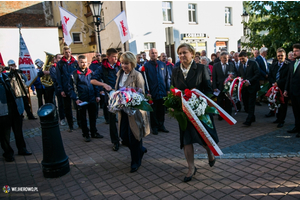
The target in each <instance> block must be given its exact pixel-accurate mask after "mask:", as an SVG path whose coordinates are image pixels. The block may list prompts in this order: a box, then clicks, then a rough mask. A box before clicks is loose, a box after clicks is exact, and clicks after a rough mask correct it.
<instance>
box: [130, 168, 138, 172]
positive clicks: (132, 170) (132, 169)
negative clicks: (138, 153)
mask: <svg viewBox="0 0 300 200" xmlns="http://www.w3.org/2000/svg"><path fill="white" fill-rule="evenodd" d="M138 169H139V168H138V167H135V168H131V170H130V173H134V172H136V171H137V170H138Z"/></svg>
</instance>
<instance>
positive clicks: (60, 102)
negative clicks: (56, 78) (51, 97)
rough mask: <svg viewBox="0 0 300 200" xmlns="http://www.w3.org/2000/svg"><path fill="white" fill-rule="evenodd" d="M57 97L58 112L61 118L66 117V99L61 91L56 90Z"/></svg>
mask: <svg viewBox="0 0 300 200" xmlns="http://www.w3.org/2000/svg"><path fill="white" fill-rule="evenodd" d="M55 95H56V98H57V105H56V107H57V108H58V114H59V119H60V120H63V119H65V110H64V101H63V97H62V96H61V94H60V93H59V92H56V94H55Z"/></svg>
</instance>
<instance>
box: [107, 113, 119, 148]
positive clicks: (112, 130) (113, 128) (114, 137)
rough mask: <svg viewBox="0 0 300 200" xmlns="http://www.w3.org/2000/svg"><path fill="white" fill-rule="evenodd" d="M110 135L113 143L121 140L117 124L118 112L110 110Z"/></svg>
mask: <svg viewBox="0 0 300 200" xmlns="http://www.w3.org/2000/svg"><path fill="white" fill-rule="evenodd" d="M108 122H109V135H110V140H111V143H113V144H115V143H118V142H119V141H120V139H119V135H118V129H117V124H116V114H114V113H111V112H108Z"/></svg>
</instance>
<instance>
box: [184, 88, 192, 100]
mask: <svg viewBox="0 0 300 200" xmlns="http://www.w3.org/2000/svg"><path fill="white" fill-rule="evenodd" d="M184 95H185V96H186V97H187V98H191V97H192V92H191V90H189V89H185V90H184Z"/></svg>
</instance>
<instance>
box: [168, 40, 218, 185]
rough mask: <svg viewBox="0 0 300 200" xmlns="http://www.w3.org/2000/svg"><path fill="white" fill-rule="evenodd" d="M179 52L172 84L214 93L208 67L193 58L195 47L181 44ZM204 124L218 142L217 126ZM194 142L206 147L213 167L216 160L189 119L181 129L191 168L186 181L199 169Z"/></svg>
mask: <svg viewBox="0 0 300 200" xmlns="http://www.w3.org/2000/svg"><path fill="white" fill-rule="evenodd" d="M177 53H178V56H179V59H180V62H181V64H180V66H179V67H177V68H175V69H174V70H173V72H172V78H171V85H173V86H174V87H175V88H178V89H180V90H182V91H184V90H185V89H194V88H196V89H198V90H200V91H201V92H203V93H204V94H207V93H213V91H212V88H211V84H210V77H209V75H208V71H207V69H206V68H205V66H204V65H202V64H196V63H195V62H194V60H193V58H194V55H195V50H194V48H193V47H192V46H191V45H189V44H186V43H183V44H181V45H179V47H178V49H177ZM210 118H211V120H212V124H213V127H215V125H214V121H213V117H212V116H210ZM201 123H202V122H201ZM203 125H204V127H205V128H206V130H207V131H208V132H209V134H210V135H211V136H212V138H213V139H214V140H215V142H216V143H218V142H219V139H218V135H217V132H216V128H214V129H211V128H209V127H208V126H207V125H206V124H204V123H203ZM193 143H198V144H200V145H202V146H203V147H204V148H205V149H206V151H207V155H208V159H209V165H210V166H211V167H212V166H213V165H214V163H215V161H216V159H215V157H214V155H213V153H212V152H211V151H210V149H209V147H208V146H207V145H206V143H205V141H204V140H203V139H202V137H201V136H200V135H199V133H198V132H197V130H196V129H195V127H194V125H193V124H192V123H191V122H190V121H188V125H187V128H186V130H185V131H182V130H180V148H183V150H184V155H185V158H186V160H187V163H188V168H189V170H188V173H187V176H186V177H185V178H184V182H188V181H190V180H192V176H193V175H195V174H196V171H197V168H196V167H195V166H194V147H193Z"/></svg>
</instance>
